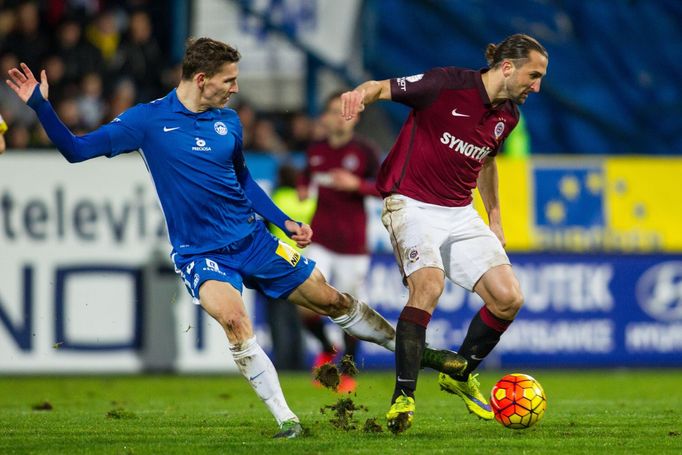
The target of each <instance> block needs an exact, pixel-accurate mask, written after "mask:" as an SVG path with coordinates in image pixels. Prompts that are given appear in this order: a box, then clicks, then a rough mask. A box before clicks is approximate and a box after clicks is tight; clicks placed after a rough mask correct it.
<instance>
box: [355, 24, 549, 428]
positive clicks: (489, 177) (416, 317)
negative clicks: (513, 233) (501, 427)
mask: <svg viewBox="0 0 682 455" xmlns="http://www.w3.org/2000/svg"><path fill="white" fill-rule="evenodd" d="M485 56H486V60H487V62H488V65H489V68H487V69H483V70H480V71H476V70H470V69H463V68H456V67H445V68H433V69H431V70H429V71H427V72H426V73H424V74H418V75H414V76H410V77H400V78H396V79H388V80H383V81H368V82H365V83H363V84H361V85H360V86H358V87H357V88H356V89H355V90H352V91H350V92H346V93H344V94H343V96H342V100H343V107H342V111H343V116H344V117H345V118H347V119H352V118H354V117H355V116H356V115H357V114H358V112H360V111H362V110H363V109H364V107H365V106H366V105H368V104H371V103H373V102H375V101H378V100H393V101H396V102H399V103H403V104H406V105H407V106H409V107H411V108H412V111H411V112H410V114H409V116H408V118H407V119H406V121H405V123H404V124H403V127H402V129H401V131H400V133H399V135H398V138H397V140H396V142H395V144H394V146H393V148H392V149H391V151H390V153H389V155H388V157H387V158H386V160H385V161H384V162H383V164H382V166H381V170H380V172H379V176H378V177H377V187H378V189H379V191H380V192H381V194H382V196H383V197H384V198H385V199H384V209H383V214H382V221H383V223H384V226H385V227H386V229H387V230H388V232H389V234H390V236H391V242H392V245H393V249H394V252H395V257H396V259H397V262H398V265H399V266H400V268H401V271H402V273H403V276H404V280H405V282H406V284H407V286H408V288H409V297H408V301H407V304H406V306H405V308H404V309H403V311H402V313H401V315H400V318H399V322H398V325H397V328H396V351H395V354H396V382H395V389H394V392H393V397H392V399H391V408H390V410H389V412H388V414H387V416H386V417H387V420H388V426H389V428H391V429H392V430H393V431H396V432H398V431H402V430H404V429H407V428H409V426H410V425H411V422H412V418H413V414H414V410H415V402H414V392H415V389H416V387H417V376H418V373H419V359H420V357H421V356H422V350H423V348H424V343H425V333H426V327H427V325H428V323H429V321H430V319H431V314H432V313H433V311H434V309H435V308H436V305H437V303H438V299H439V297H440V295H441V293H442V292H443V287H444V279H445V277H446V276H447V277H448V278H449V279H450V280H452V281H453V282H454V283H456V284H458V285H460V286H462V287H464V288H465V289H467V290H469V291H473V292H476V293H477V294H478V295H479V296H480V297H481V298H482V299H483V302H484V306H483V307H482V308H481V310H480V311H479V312H478V313H477V314H476V316H475V317H474V318H473V320H472V321H471V323H470V325H469V329H468V332H467V334H466V337H465V339H464V341H463V343H462V346H461V347H460V349H459V354H460V355H462V356H463V357H465V358H466V359H467V361H468V367H467V368H466V370H465V371H464V373H463V374H459V375H454V376H450V375H447V374H440V375H439V379H438V380H439V383H440V387H441V389H443V390H445V391H447V392H450V393H455V394H457V395H459V396H460V397H461V398H462V399H463V400H464V402H465V404H466V406H467V408H468V409H469V410H470V412H473V413H475V414H476V415H478V416H479V417H481V418H483V419H486V420H490V419H492V418H493V413H492V412H491V410H490V406H489V405H488V403H487V401H486V400H485V398H484V397H483V395H482V394H481V393H480V391H479V388H478V387H479V383H478V381H477V379H476V375H472V374H471V373H472V371H474V370H475V369H476V367H477V366H478V365H479V364H480V362H481V361H482V360H483V359H484V358H485V357H486V356H487V355H488V354H489V353H490V352H491V351H492V350H493V348H494V347H495V345H497V343H498V341H499V340H500V336H501V335H502V333H503V332H504V331H505V330H506V329H507V327H509V324H511V322H512V321H513V320H514V317H515V316H516V314H517V312H518V311H519V309H520V308H521V305H522V303H523V296H522V294H521V289H520V287H519V283H518V281H517V279H516V277H515V276H514V272H513V271H512V268H511V265H510V263H509V259H508V257H507V254H506V253H505V251H504V244H505V240H504V231H503V229H502V216H501V211H500V201H499V199H498V190H497V186H498V184H497V179H498V174H497V167H496V164H495V155H496V154H497V152H498V150H499V148H500V146H501V144H502V142H503V141H504V139H505V138H506V137H507V135H509V133H510V132H511V130H512V129H513V128H514V127H515V126H516V124H517V122H518V119H519V111H518V108H517V105H519V104H523V103H524V102H525V101H526V98H527V97H528V95H529V94H530V93H534V92H539V91H540V83H541V81H542V78H543V77H544V75H545V73H546V72H547V64H548V54H547V51H546V50H545V48H544V47H543V46H542V45H541V44H540V43H539V42H538V41H536V40H535V39H533V38H531V37H530V36H528V35H523V34H516V35H512V36H509V37H507V38H505V39H504V40H503V41H502V42H501V43H499V44H498V45H494V44H490V45H488V47H487V49H486V53H485ZM476 186H478V190H479V192H480V194H481V198H482V199H483V203H484V206H485V209H486V212H487V214H488V222H489V226H487V225H486V224H485V223H484V222H483V220H482V219H481V218H480V216H479V215H478V214H477V212H476V211H475V210H474V208H473V206H472V203H471V202H472V195H471V192H472V190H473V189H474V188H475V187H476Z"/></svg>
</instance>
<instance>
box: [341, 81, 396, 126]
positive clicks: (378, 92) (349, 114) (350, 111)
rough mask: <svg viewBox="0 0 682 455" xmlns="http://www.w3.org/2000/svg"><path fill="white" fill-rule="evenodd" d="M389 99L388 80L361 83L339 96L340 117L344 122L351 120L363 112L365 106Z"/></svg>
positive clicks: (389, 86)
mask: <svg viewBox="0 0 682 455" xmlns="http://www.w3.org/2000/svg"><path fill="white" fill-rule="evenodd" d="M390 99H391V82H390V80H388V79H385V80H383V81H367V82H363V83H362V84H360V85H358V86H357V87H356V88H355V89H353V90H351V91H349V92H345V93H343V94H342V95H341V115H342V116H343V118H345V119H346V120H351V119H352V118H353V117H355V116H356V115H358V113H359V112H362V111H364V110H365V105H367V104H372V103H374V102H375V101H378V100H390Z"/></svg>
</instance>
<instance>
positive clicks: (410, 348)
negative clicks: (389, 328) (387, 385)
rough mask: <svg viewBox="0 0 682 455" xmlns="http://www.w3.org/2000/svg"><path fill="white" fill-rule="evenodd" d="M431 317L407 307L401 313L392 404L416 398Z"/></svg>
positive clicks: (397, 331)
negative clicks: (398, 399)
mask: <svg viewBox="0 0 682 455" xmlns="http://www.w3.org/2000/svg"><path fill="white" fill-rule="evenodd" d="M430 320H431V315H430V314H429V313H428V312H426V311H424V310H420V309H419V308H415V307H410V306H406V307H405V308H403V311H402V312H401V313H400V319H399V320H398V328H397V330H396V343H395V376H396V377H395V388H394V389H393V397H392V398H391V403H394V402H395V400H396V399H397V398H398V397H399V396H401V395H407V396H409V397H412V398H414V391H415V390H416V389H417V377H418V376H419V369H420V366H421V360H422V353H423V352H424V346H425V345H426V326H427V325H428V324H429V321H430Z"/></svg>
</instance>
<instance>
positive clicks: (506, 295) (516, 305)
mask: <svg viewBox="0 0 682 455" xmlns="http://www.w3.org/2000/svg"><path fill="white" fill-rule="evenodd" d="M496 297H497V299H496V305H495V309H496V310H497V311H496V313H497V316H498V317H500V318H502V319H508V320H512V319H514V318H515V317H516V314H517V313H518V312H519V310H521V307H522V306H523V294H522V293H521V291H520V290H518V289H516V288H508V289H504V290H502V291H501V292H499V293H498V294H497V295H496Z"/></svg>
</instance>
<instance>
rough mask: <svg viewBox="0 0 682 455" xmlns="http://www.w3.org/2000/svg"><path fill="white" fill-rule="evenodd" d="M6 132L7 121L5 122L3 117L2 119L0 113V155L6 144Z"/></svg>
mask: <svg viewBox="0 0 682 455" xmlns="http://www.w3.org/2000/svg"><path fill="white" fill-rule="evenodd" d="M6 132H7V123H5V119H3V118H2V115H0V155H2V154H3V153H4V152H5V149H6V148H7V144H6V143H5V133H6Z"/></svg>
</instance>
